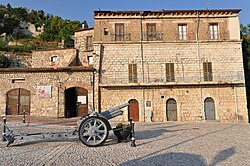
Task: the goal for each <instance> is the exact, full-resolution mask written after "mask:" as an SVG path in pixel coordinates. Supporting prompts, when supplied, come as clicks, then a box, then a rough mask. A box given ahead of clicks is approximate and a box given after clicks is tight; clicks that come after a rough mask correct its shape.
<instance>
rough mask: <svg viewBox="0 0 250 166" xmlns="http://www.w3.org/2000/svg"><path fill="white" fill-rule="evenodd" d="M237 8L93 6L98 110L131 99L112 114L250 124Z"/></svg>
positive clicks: (139, 119)
mask: <svg viewBox="0 0 250 166" xmlns="http://www.w3.org/2000/svg"><path fill="white" fill-rule="evenodd" d="M239 12H240V10H172V11H171V10H161V11H95V12H94V30H92V29H91V31H89V33H90V32H91V35H93V34H92V31H94V38H93V46H94V49H93V59H94V60H93V62H94V63H93V65H94V68H96V69H97V71H98V73H97V74H96V81H95V82H96V83H97V84H96V85H97V86H96V87H95V95H94V96H97V97H95V100H96V102H95V104H96V106H95V108H98V110H105V109H108V108H111V107H113V106H116V105H120V104H123V103H127V102H129V103H130V106H129V110H130V113H129V115H128V113H127V112H125V114H124V116H122V117H118V118H117V119H116V120H126V119H127V118H128V117H132V118H133V119H134V120H135V121H203V120H217V121H231V122H248V111H247V99H246V90H245V80H244V70H243V58H242V47H241V39H240V24H239ZM82 33H85V34H86V33H87V32H86V31H85V32H82ZM77 36H79V34H78V35H77ZM77 36H76V44H78V43H77V41H80V39H79V38H77ZM86 40H87V37H86V36H85V41H86ZM79 51H80V52H81V49H79ZM98 103H99V104H98Z"/></svg>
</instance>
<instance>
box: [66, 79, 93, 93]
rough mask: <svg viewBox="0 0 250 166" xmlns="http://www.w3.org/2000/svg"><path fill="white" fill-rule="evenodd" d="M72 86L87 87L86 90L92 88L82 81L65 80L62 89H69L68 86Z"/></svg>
mask: <svg viewBox="0 0 250 166" xmlns="http://www.w3.org/2000/svg"><path fill="white" fill-rule="evenodd" d="M73 87H79V88H83V89H87V90H88V91H91V90H92V86H91V85H90V84H87V83H83V82H80V81H67V82H66V83H64V84H63V85H62V89H64V90H66V89H69V88H73Z"/></svg>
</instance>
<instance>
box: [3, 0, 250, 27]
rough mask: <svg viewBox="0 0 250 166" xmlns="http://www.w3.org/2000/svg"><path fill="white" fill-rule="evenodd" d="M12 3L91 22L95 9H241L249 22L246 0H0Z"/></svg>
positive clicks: (244, 20)
mask: <svg viewBox="0 0 250 166" xmlns="http://www.w3.org/2000/svg"><path fill="white" fill-rule="evenodd" d="M8 3H10V4H11V6H12V7H26V8H28V9H36V10H44V12H45V13H49V14H53V15H54V16H60V17H62V18H64V19H71V20H79V21H81V22H82V21H84V20H86V21H87V22H88V24H89V26H93V11H95V10H162V9H165V10H175V9H178V10H179V9H206V8H207V7H208V8H209V9H241V10H242V11H241V13H240V22H241V23H242V24H243V25H247V24H250V0H0V4H3V5H7V4H8Z"/></svg>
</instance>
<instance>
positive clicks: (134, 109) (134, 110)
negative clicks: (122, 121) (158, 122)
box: [128, 99, 139, 122]
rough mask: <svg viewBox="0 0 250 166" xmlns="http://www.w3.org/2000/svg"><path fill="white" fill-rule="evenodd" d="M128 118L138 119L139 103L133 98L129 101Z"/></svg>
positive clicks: (136, 120)
mask: <svg viewBox="0 0 250 166" xmlns="http://www.w3.org/2000/svg"><path fill="white" fill-rule="evenodd" d="M128 118H129V119H132V120H133V121H135V122H138V121H139V103H138V101H137V100H135V99H132V100H130V101H129V107H128Z"/></svg>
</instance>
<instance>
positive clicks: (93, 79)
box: [92, 68, 96, 111]
mask: <svg viewBox="0 0 250 166" xmlns="http://www.w3.org/2000/svg"><path fill="white" fill-rule="evenodd" d="M95 72H96V69H95V68H94V69H93V78H92V82H93V85H92V86H93V90H92V94H93V96H92V99H93V100H92V105H93V111H95Z"/></svg>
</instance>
